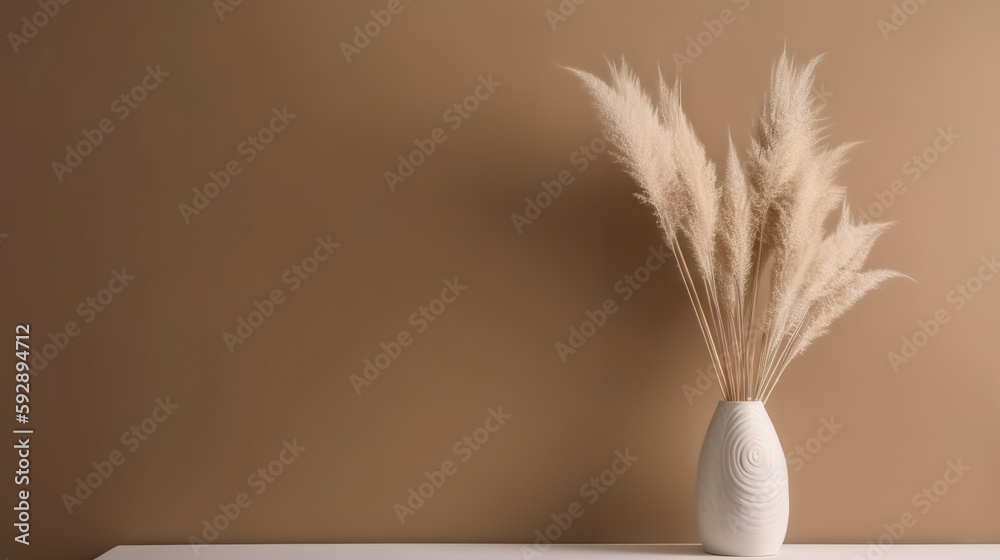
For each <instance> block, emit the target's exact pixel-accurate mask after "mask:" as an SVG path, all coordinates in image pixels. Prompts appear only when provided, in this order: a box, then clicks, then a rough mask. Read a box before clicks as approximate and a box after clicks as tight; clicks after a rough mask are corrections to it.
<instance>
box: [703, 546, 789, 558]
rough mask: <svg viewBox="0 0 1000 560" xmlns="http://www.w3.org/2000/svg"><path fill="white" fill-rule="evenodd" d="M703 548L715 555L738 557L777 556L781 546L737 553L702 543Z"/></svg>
mask: <svg viewBox="0 0 1000 560" xmlns="http://www.w3.org/2000/svg"><path fill="white" fill-rule="evenodd" d="M701 548H702V550H704V551H705V552H707V553H709V554H711V555H713V556H729V557H736V558H766V557H768V556H775V555H776V554H778V552H779V551H780V550H781V548H780V547H779V548H778V549H777V550H775V551H774V552H771V551H753V552H751V553H749V554H747V553H736V552H733V551H723V550H719V549H713V548H711V547H708V546H705V545H702V547H701Z"/></svg>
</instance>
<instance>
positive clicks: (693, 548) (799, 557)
mask: <svg viewBox="0 0 1000 560" xmlns="http://www.w3.org/2000/svg"><path fill="white" fill-rule="evenodd" d="M525 546H527V547H528V550H532V551H533V550H534V549H533V547H532V545H520V544H256V545H209V546H204V547H201V548H200V549H199V550H198V554H197V555H196V554H195V552H194V549H193V548H192V547H191V546H188V545H164V546H119V547H117V548H114V549H112V550H110V551H108V552H107V553H105V554H103V555H102V556H100V557H99V558H98V559H97V560H190V559H197V560H272V559H274V560H404V559H406V560H410V559H413V560H527V559H532V558H534V559H538V560H576V559H578V558H579V559H593V560H599V559H600V560H628V559H633V558H652V557H660V558H724V557H719V556H712V555H710V554H706V553H704V552H702V550H701V546H700V545H694V544H555V545H552V547H551V548H550V549H548V550H546V551H545V552H544V553H542V554H541V555H540V556H532V555H531V554H522V547H525ZM768 558H774V559H776V560H1000V544H897V545H892V546H890V547H888V549H887V550H885V551H882V550H879V549H878V547H877V546H876V547H870V546H869V545H863V544H786V545H784V546H782V547H781V552H780V553H778V555H777V556H770V557H768Z"/></svg>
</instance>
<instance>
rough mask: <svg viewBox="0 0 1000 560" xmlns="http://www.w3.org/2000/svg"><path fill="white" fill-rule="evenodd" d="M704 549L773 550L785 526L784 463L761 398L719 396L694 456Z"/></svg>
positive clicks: (720, 551) (778, 545)
mask: <svg viewBox="0 0 1000 560" xmlns="http://www.w3.org/2000/svg"><path fill="white" fill-rule="evenodd" d="M697 501H698V534H699V536H700V537H701V542H702V546H704V548H705V552H708V553H711V554H721V555H726V556H770V555H773V554H777V553H778V550H779V549H780V548H781V543H782V542H784V540H785V531H786V530H787V529H788V466H787V464H786V463H785V454H784V452H782V450H781V442H780V441H778V434H777V433H776V432H775V431H774V425H773V424H771V418H770V417H768V415H767V411H766V410H764V404H763V403H762V402H760V401H719V404H718V405H717V406H716V408H715V414H714V415H713V416H712V421H711V422H710V423H709V425H708V432H707V433H706V434H705V442H704V443H703V444H702V447H701V457H700V458H699V459H698V497H697Z"/></svg>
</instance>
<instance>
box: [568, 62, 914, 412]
mask: <svg viewBox="0 0 1000 560" xmlns="http://www.w3.org/2000/svg"><path fill="white" fill-rule="evenodd" d="M819 61H820V58H819V57H817V58H814V59H812V60H810V61H809V63H808V64H806V65H805V66H802V67H796V66H795V64H794V63H793V61H792V59H791V58H790V57H789V56H787V54H784V53H783V54H782V56H781V58H780V59H779V60H778V62H777V63H776V64H775V66H774V69H773V71H772V73H771V88H770V91H769V92H768V94H767V96H766V98H765V101H764V106H763V109H762V111H761V114H760V116H759V117H758V119H757V121H756V123H755V126H754V130H753V135H752V138H751V143H750V148H749V150H748V151H747V154H746V156H745V159H744V160H741V159H740V156H739V154H738V153H737V151H736V148H735V147H734V146H733V142H732V138H730V140H729V151H728V155H727V158H726V159H727V161H726V168H725V172H724V174H723V176H722V178H721V180H718V181H717V178H716V169H715V165H714V164H713V163H712V162H711V161H710V160H709V159H708V158H707V156H706V154H705V147H704V145H702V143H701V142H700V141H699V140H698V138H697V136H696V135H695V133H694V129H693V127H692V126H691V122H690V121H689V120H688V118H687V115H685V114H684V111H683V109H682V107H681V89H680V84H679V83H675V84H674V85H673V86H669V85H668V84H667V83H666V81H665V80H664V79H663V76H662V75H661V76H660V83H659V95H658V99H657V101H656V102H654V101H653V100H652V99H651V98H650V97H649V96H648V95H647V94H646V93H645V90H643V88H642V86H641V84H640V83H639V79H638V78H637V77H636V75H635V74H634V73H633V72H632V71H631V70H630V69H629V67H628V66H627V65H626V64H625V62H624V61H622V62H621V63H619V64H609V66H610V68H611V79H610V81H608V82H605V81H604V80H602V79H600V78H598V77H597V76H594V75H593V74H590V73H588V72H583V71H581V70H576V69H572V68H571V69H569V70H570V71H571V72H573V73H574V74H575V75H576V76H577V77H579V78H580V79H581V80H582V81H583V83H584V85H586V87H587V89H588V90H589V91H590V93H591V95H592V96H593V99H594V103H595V105H596V107H597V109H598V112H599V114H600V117H601V120H602V121H603V123H604V125H605V126H606V127H607V130H608V132H609V134H610V138H609V140H610V141H611V143H612V145H613V146H614V147H615V149H616V150H617V153H616V154H615V155H616V157H617V159H618V161H619V162H620V163H622V165H623V166H624V168H625V170H626V172H628V174H629V175H631V176H632V178H633V179H635V181H636V183H638V184H639V186H640V187H641V193H640V194H639V195H638V196H639V198H640V199H641V200H642V201H643V202H645V203H647V204H649V205H650V206H651V207H652V208H653V211H654V213H655V214H656V217H657V219H658V220H659V224H660V227H661V229H662V230H663V233H664V237H665V239H666V241H667V243H668V244H669V245H670V247H671V248H672V250H673V252H674V255H675V257H676V260H677V266H678V268H679V270H680V273H681V277H682V279H683V280H684V286H685V288H686V289H687V293H688V296H689V298H690V300H691V304H692V305H693V307H694V310H695V315H696V316H697V319H698V326H699V328H700V329H701V333H702V336H703V337H704V339H705V344H706V345H707V347H708V350H709V354H710V355H711V358H712V363H713V365H714V367H715V369H716V371H717V372H718V373H719V375H718V379H719V384H720V387H721V389H722V394H723V397H724V398H725V399H726V400H761V401H766V400H767V398H768V397H769V396H770V395H771V392H772V391H773V390H774V387H775V385H776V384H777V382H778V381H779V379H780V378H781V375H782V374H783V373H784V371H785V369H786V368H787V367H788V364H789V362H790V361H791V360H792V359H793V358H795V357H796V356H798V355H800V354H801V353H802V352H803V351H805V349H806V348H807V347H808V346H809V345H810V344H811V343H812V342H813V341H815V340H816V338H818V337H820V336H822V335H823V334H825V333H826V332H827V330H828V328H829V326H830V324H831V323H832V322H833V321H834V320H835V319H836V318H837V317H840V316H841V315H842V314H844V312H846V311H847V310H848V309H850V308H851V307H852V306H853V305H854V304H855V303H856V302H857V301H858V300H859V299H861V297H862V296H864V295H865V294H866V293H868V292H869V291H871V290H873V289H875V288H876V287H878V285H879V284H881V283H882V282H884V281H885V280H888V279H890V278H895V277H899V276H902V275H901V274H900V273H898V272H894V271H891V270H869V271H864V270H862V268H863V267H864V262H865V260H866V259H867V257H868V253H869V252H870V251H871V248H872V246H873V245H874V243H875V241H876V240H877V239H878V237H879V236H880V235H881V234H882V233H884V232H885V231H886V229H887V228H888V227H889V224H887V223H858V222H855V221H853V220H852V219H851V217H850V211H849V209H848V207H847V205H846V203H845V202H844V187H843V186H841V185H838V184H837V183H836V182H835V176H836V173H837V170H838V169H839V168H840V166H841V165H843V163H844V162H845V161H846V157H847V153H848V151H849V150H850V149H851V148H853V147H854V146H855V144H854V143H849V144H841V145H838V146H826V145H824V144H823V140H824V138H823V136H822V134H823V127H822V126H820V123H821V119H820V116H819V110H820V107H818V106H817V104H816V103H815V101H814V100H813V99H812V98H811V92H812V86H813V76H814V72H815V69H816V65H817V64H818V63H819ZM837 208H841V218H840V221H839V223H838V224H837V227H836V228H835V229H834V230H833V231H832V232H829V233H827V232H826V231H824V222H825V221H826V220H827V218H828V217H829V216H830V215H831V214H832V213H833V212H835V211H836V210H837ZM686 254H690V255H691V256H692V261H693V262H692V264H691V265H689V264H688V261H687V258H686V256H685V255H686ZM693 272H694V273H696V274H697V278H696V276H695V274H693ZM765 277H766V278H769V279H770V287H769V288H768V289H767V290H766V293H763V292H764V291H765V286H764V284H763V283H762V281H761V279H762V278H765Z"/></svg>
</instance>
